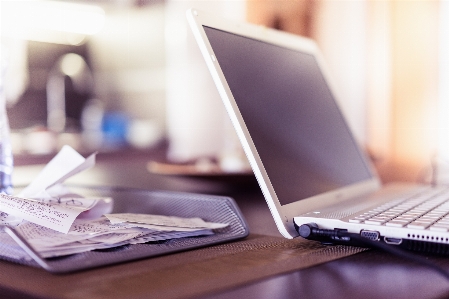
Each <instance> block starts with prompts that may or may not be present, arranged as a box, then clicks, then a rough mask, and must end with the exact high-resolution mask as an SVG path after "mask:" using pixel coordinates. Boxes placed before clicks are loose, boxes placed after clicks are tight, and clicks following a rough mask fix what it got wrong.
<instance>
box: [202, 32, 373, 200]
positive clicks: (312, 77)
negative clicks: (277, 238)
mask: <svg viewBox="0 0 449 299" xmlns="http://www.w3.org/2000/svg"><path fill="white" fill-rule="evenodd" d="M203 28H204V30H205V32H206V35H207V38H208V39H209V42H210V44H211V46H212V47H213V49H214V53H215V55H216V57H217V61H218V62H219V64H220V67H221V69H222V71H223V74H224V76H225V77H226V79H227V82H228V84H229V87H230V89H231V91H232V94H233V96H234V98H235V101H236V103H237V105H238V108H239V110H240V113H241V115H242V117H243V119H244V121H245V125H246V126H247V128H248V131H249V132H250V133H251V138H252V140H253V142H254V145H255V146H256V148H257V151H258V154H259V156H260V158H261V160H262V161H263V166H264V167H265V169H266V171H267V173H268V174H269V178H270V181H271V183H272V185H273V188H274V190H275V192H276V194H277V197H278V199H279V202H280V203H281V205H285V204H289V203H292V202H296V201H298V200H300V199H305V198H308V197H312V196H314V195H317V194H321V193H324V192H327V191H331V190H334V189H338V188H341V187H344V186H346V185H350V184H353V183H357V182H360V181H364V180H367V179H369V178H370V177H371V176H372V174H371V172H370V168H369V166H368V164H367V162H366V161H365V158H364V156H363V155H362V154H361V153H360V152H359V149H358V147H357V145H356V144H355V143H354V139H353V137H352V136H351V133H350V131H349V128H348V126H347V124H346V122H345V120H344V117H343V115H342V113H341V111H340V110H339V108H338V107H337V105H336V102H335V99H334V98H333V96H332V94H331V91H330V90H329V88H328V84H327V82H326V81H325V79H324V77H323V75H322V72H321V71H320V68H319V65H318V64H317V61H316V59H315V57H314V56H313V55H310V54H307V53H303V52H301V51H297V50H292V49H289V48H285V47H281V46H277V45H273V44H269V43H265V42H262V41H258V40H255V39H251V38H247V37H243V36H240V35H235V34H232V33H229V32H225V31H221V30H218V29H214V28H210V27H206V26H204V27H203ZM280 132H282V134H280Z"/></svg>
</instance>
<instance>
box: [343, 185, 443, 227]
mask: <svg viewBox="0 0 449 299" xmlns="http://www.w3.org/2000/svg"><path fill="white" fill-rule="evenodd" d="M349 222H352V223H366V224H373V225H386V226H390V227H408V228H413V229H429V230H431V231H439V232H447V231H448V230H449V189H434V188H432V189H426V190H425V191H424V192H422V193H419V194H415V195H413V196H412V197H410V198H407V199H400V200H396V201H392V202H388V203H385V204H382V205H380V206H378V207H376V208H373V209H369V210H366V211H364V212H362V213H361V214H359V215H357V216H355V217H352V218H350V219H349Z"/></svg>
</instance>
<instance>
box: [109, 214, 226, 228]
mask: <svg viewBox="0 0 449 299" xmlns="http://www.w3.org/2000/svg"><path fill="white" fill-rule="evenodd" d="M105 216H106V217H107V218H108V219H109V220H110V221H111V223H123V222H129V223H142V224H150V225H159V226H171V227H185V228H210V229H217V228H223V227H226V226H228V224H227V223H213V222H206V221H204V220H203V219H201V218H198V217H196V218H181V217H175V216H163V215H151V214H133V213H119V214H106V215H105Z"/></svg>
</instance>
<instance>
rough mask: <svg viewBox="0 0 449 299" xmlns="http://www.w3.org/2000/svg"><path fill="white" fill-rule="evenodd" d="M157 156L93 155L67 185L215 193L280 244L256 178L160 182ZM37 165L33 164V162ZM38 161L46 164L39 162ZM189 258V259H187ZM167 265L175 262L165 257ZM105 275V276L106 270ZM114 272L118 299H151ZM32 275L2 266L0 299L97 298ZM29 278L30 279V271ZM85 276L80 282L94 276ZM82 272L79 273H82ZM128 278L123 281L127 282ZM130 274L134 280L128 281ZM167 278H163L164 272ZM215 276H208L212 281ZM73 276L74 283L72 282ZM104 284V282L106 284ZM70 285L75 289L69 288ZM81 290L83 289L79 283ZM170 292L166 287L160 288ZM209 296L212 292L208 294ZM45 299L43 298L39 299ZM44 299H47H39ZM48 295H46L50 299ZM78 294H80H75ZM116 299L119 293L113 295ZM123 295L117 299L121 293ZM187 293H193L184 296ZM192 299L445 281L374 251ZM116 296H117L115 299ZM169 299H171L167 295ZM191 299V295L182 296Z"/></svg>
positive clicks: (21, 171) (255, 232)
mask: <svg viewBox="0 0 449 299" xmlns="http://www.w3.org/2000/svg"><path fill="white" fill-rule="evenodd" d="M155 157H156V158H160V155H159V156H158V155H155V156H152V154H150V153H116V154H99V155H98V158H97V164H96V166H95V167H94V168H93V169H90V170H88V171H86V172H84V173H82V174H79V175H77V176H75V177H73V178H71V179H70V180H69V181H68V183H70V184H83V185H94V186H120V187H131V188H142V189H147V190H154V189H157V190H170V191H186V192H195V193H206V194H218V195H226V196H231V197H233V198H234V199H235V201H236V202H237V204H238V205H239V207H240V209H241V210H242V213H243V215H244V216H245V218H246V220H247V222H248V225H249V228H250V237H251V236H260V235H262V236H273V237H277V238H278V237H280V234H279V233H278V231H277V229H276V226H275V224H274V221H273V219H272V217H271V214H270V212H269V210H268V207H267V205H266V203H265V201H264V199H263V196H262V193H261V191H260V189H259V188H258V185H257V182H256V180H255V178H253V177H251V176H249V177H240V178H235V177H221V178H207V177H198V178H195V177H186V176H166V175H159V174H154V173H150V172H149V171H148V170H147V167H146V166H147V162H149V161H150V160H152V159H154V158H155ZM33 161H34V162H35V160H33ZM33 161H32V160H29V161H28V160H26V159H23V158H22V159H18V163H17V164H22V165H19V166H17V167H16V169H15V173H14V178H13V180H14V182H15V184H16V185H25V184H27V183H29V182H30V181H31V180H32V179H33V178H34V177H35V176H36V175H37V173H38V172H39V170H40V169H41V168H42V165H41V164H36V165H23V164H29V163H28V162H31V164H34V163H33ZM39 162H45V159H44V160H42V159H41V160H39ZM191 254H194V253H191ZM164 258H165V259H166V260H167V261H169V260H170V259H171V258H175V256H173V257H170V256H165V257H164ZM430 259H431V260H434V261H435V262H436V263H438V264H440V265H441V266H442V267H444V268H446V269H448V270H449V257H448V258H441V257H430ZM144 264H145V261H137V262H133V263H132V266H133V267H139V265H142V266H143V265H144ZM108 269H109V270H108ZM119 269H122V268H120V267H110V268H108V267H105V268H103V270H102V271H117V273H109V275H110V276H111V275H112V276H114V279H117V280H121V281H124V283H123V284H122V285H121V286H120V287H121V288H125V290H122V289H121V290H120V291H122V292H123V294H126V293H127V292H126V288H129V290H139V291H138V292H137V291H134V292H129V296H123V298H133V297H135V298H154V297H153V296H152V290H151V288H149V287H147V286H146V285H145V284H144V283H143V282H142V281H139V280H135V282H134V283H132V282H131V281H133V280H131V279H130V277H129V275H130V274H129V273H128V272H126V271H122V272H120V270H119ZM34 270H39V269H33V270H28V268H26V267H24V266H20V265H15V264H12V263H7V262H0V273H1V274H0V298H47V297H51V298H86V297H83V294H84V295H85V294H89V296H90V297H91V298H96V297H98V298H103V297H105V296H104V293H103V294H102V291H103V292H104V291H105V290H104V289H102V288H104V285H102V284H101V283H100V282H99V281H101V277H100V278H96V279H93V280H92V283H91V284H90V285H89V284H88V283H87V286H88V287H89V288H90V290H89V292H88V293H86V292H84V293H83V290H80V292H78V293H76V292H71V293H65V292H64V287H63V286H62V287H61V286H58V287H56V286H54V285H56V284H59V283H61V282H64V283H67V281H68V280H69V278H67V277H65V278H59V277H58V276H52V275H47V276H46V277H45V278H42V277H39V280H38V279H37V278H38V277H33V275H34V276H36V275H40V274H39V273H42V272H36V271H34ZM33 271H34V272H33ZM90 271H91V270H88V271H85V272H81V274H78V275H85V276H89V275H92V276H93V275H94V273H106V272H98V271H97V272H95V271H92V272H90ZM82 273H84V274H82ZM127 275H128V276H127ZM133 275H134V274H133ZM165 275H169V272H168V273H166V274H165ZM211 275H213V274H211ZM10 277H23V279H24V280H26V281H29V282H30V283H31V281H33V280H35V279H36V281H39V283H42V285H39V284H38V285H36V286H33V287H29V288H27V287H25V286H26V281H25V282H24V281H17V282H14V281H13V282H11V279H9V280H8V278H10ZM77 277H79V276H77ZM105 279H106V278H105ZM74 283H75V282H74ZM84 286H86V284H84ZM52 287H53V288H55V289H57V291H54V292H47V293H46V292H40V289H39V288H41V289H44V288H52ZM166 287H167V288H170V286H166ZM209 290H210V289H209ZM43 294H44V295H43ZM45 294H47V295H45ZM48 294H51V296H50V295H48ZM77 294H78V295H77ZM95 294H96V295H98V296H96V295H95ZM117 294H118V293H117ZM120 294H121V293H120ZM186 294H190V296H191V294H193V293H187V292H186ZM194 294H195V296H194V297H195V298H219V299H225V298H364V299H368V298H449V281H448V280H446V279H444V278H443V277H442V276H441V275H440V274H439V273H437V272H435V271H434V270H432V269H429V268H426V267H423V266H421V265H418V264H415V263H413V262H410V261H406V260H402V259H400V258H397V257H394V256H391V255H389V254H387V253H383V252H378V251H374V250H369V251H364V252H360V253H357V254H354V255H351V256H348V257H344V258H341V259H338V260H334V261H331V262H327V263H323V264H319V265H316V266H312V267H309V268H306V269H302V270H293V271H291V270H290V271H288V272H286V273H282V274H279V275H275V276H270V277H266V278H263V279H260V280H257V281H252V282H250V283H246V284H241V285H236V286H235V287H232V288H228V289H219V290H216V291H214V292H210V291H208V292H206V293H202V292H201V290H196V292H195V293H194ZM117 296H118V295H117ZM168 297H170V296H168ZM172 297H173V298H183V297H185V296H183V294H182V292H181V293H178V294H172ZM187 297H189V296H187Z"/></svg>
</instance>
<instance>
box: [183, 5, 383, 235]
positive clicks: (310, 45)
mask: <svg viewBox="0 0 449 299" xmlns="http://www.w3.org/2000/svg"><path fill="white" fill-rule="evenodd" d="M187 19H188V22H189V24H190V27H191V29H192V32H193V35H194V37H195V39H196V41H197V42H198V45H199V48H200V50H201V53H202V54H203V57H204V59H205V61H206V64H207V66H208V68H209V71H210V72H211V75H212V78H213V80H214V82H215V84H216V87H217V89H218V92H219V94H220V97H221V99H222V101H223V103H224V106H225V108H226V110H227V112H228V115H229V117H230V119H231V122H232V124H233V126H234V128H235V130H236V133H237V136H238V137H239V139H240V142H241V144H242V147H243V149H244V151H245V154H246V156H247V158H248V161H249V163H250V165H251V168H252V169H253V172H254V175H255V176H256V178H257V181H258V183H259V185H260V188H261V190H262V193H263V195H264V197H265V200H266V202H267V204H268V207H269V209H270V211H271V214H272V215H273V218H274V220H275V223H276V225H277V227H278V229H279V232H280V233H281V234H282V235H283V236H284V237H286V238H293V237H296V236H297V235H298V233H297V232H296V230H295V228H294V225H293V217H295V216H299V215H301V214H305V213H309V212H314V211H317V212H318V211H319V210H320V209H322V208H324V207H328V206H329V205H336V204H338V203H342V202H344V201H346V200H349V199H352V198H355V197H357V196H362V195H365V194H368V193H371V192H373V191H375V190H378V189H379V187H380V181H379V179H378V177H377V175H376V173H375V171H374V169H373V167H372V165H371V163H370V162H369V159H368V158H367V157H366V154H365V153H364V152H363V151H362V150H361V149H360V147H358V150H359V151H360V153H359V154H360V156H361V157H362V159H364V162H365V164H366V165H367V166H368V167H369V169H370V173H371V177H370V178H369V179H367V180H363V181H360V182H358V183H355V184H351V185H348V186H345V187H343V188H338V189H335V190H332V191H328V192H325V193H321V194H318V195H315V196H312V197H309V198H306V199H301V200H298V201H296V202H292V203H289V204H286V205H281V204H280V202H279V200H278V198H277V196H276V192H275V190H274V188H273V185H272V184H271V182H270V179H269V176H268V174H267V172H266V169H265V168H264V166H263V162H262V161H261V159H260V156H259V154H258V152H257V149H256V147H255V145H254V143H253V141H252V139H251V135H250V132H249V131H248V128H247V127H246V125H245V121H244V119H243V117H242V115H241V113H240V111H239V108H238V106H237V103H236V101H235V99H234V97H233V95H232V92H231V90H230V88H229V85H228V83H227V81H226V78H225V76H224V74H223V72H222V70H221V68H220V64H219V63H220V62H219V61H218V60H217V58H216V56H215V54H214V51H213V48H212V46H211V44H210V42H209V40H208V38H207V35H206V32H205V30H204V27H210V28H214V29H218V30H221V31H226V32H229V33H233V34H237V35H240V36H243V37H248V38H252V39H255V40H259V41H263V42H266V43H270V44H274V45H277V46H281V47H285V48H289V49H292V50H296V51H301V52H303V53H307V54H310V55H313V56H314V57H315V58H316V60H317V62H318V65H319V67H320V69H321V71H322V74H323V76H324V78H325V80H326V82H327V84H328V86H329V89H330V91H331V93H332V95H333V97H334V98H335V99H337V98H338V95H337V93H336V89H335V88H334V84H333V83H332V80H331V78H330V76H329V72H328V71H327V70H326V68H325V64H324V59H323V57H322V55H321V54H320V51H319V49H318V47H317V45H316V43H315V42H314V41H313V40H311V39H308V38H304V37H300V36H297V35H293V34H289V33H286V32H282V31H278V30H273V29H269V28H266V27H263V26H257V25H253V24H248V23H241V22H235V21H229V20H226V19H223V18H220V17H217V16H215V15H211V14H208V13H205V12H202V11H199V10H197V9H193V8H192V9H189V10H188V11H187ZM337 105H338V101H337Z"/></svg>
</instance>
